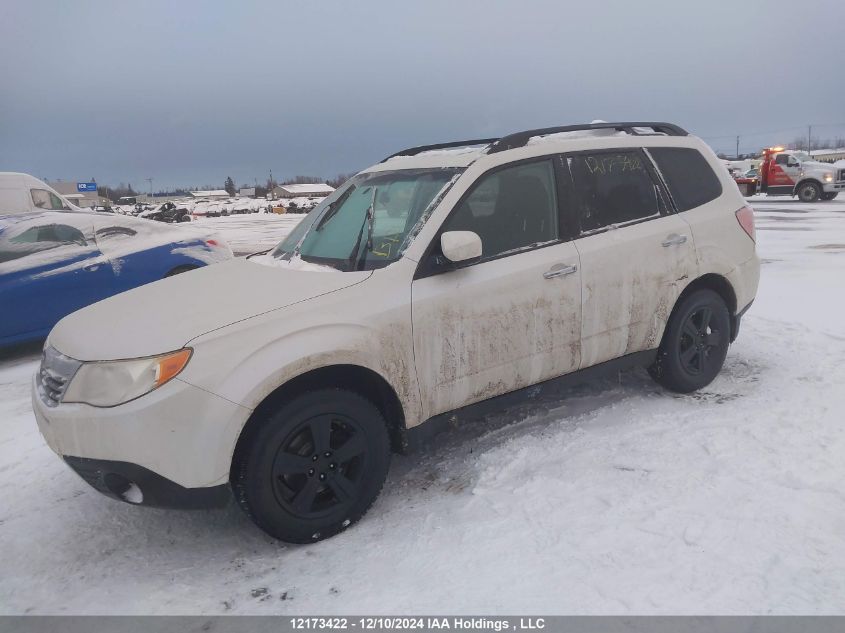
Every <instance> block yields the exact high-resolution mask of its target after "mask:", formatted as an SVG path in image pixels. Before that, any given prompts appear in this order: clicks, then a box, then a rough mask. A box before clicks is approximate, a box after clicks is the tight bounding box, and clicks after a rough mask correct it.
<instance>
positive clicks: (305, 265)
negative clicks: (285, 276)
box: [249, 253, 337, 273]
mask: <svg viewBox="0 0 845 633" xmlns="http://www.w3.org/2000/svg"><path fill="white" fill-rule="evenodd" d="M249 261H251V262H252V263H254V264H261V265H262V266H272V267H274V268H285V269H287V270H307V271H310V272H324V273H325V272H330V273H336V272H337V268H332V267H331V266H325V265H322V264H315V263H313V262H307V261H305V260H304V259H302V258H301V257H300V256H299V255H295V256H293V257H291V258H290V259H280V258H278V257H273V256H272V255H270V254H269V253H268V254H266V255H256V256H255V257H250V258H249Z"/></svg>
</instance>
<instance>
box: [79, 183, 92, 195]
mask: <svg viewBox="0 0 845 633" xmlns="http://www.w3.org/2000/svg"><path fill="white" fill-rule="evenodd" d="M76 190H77V191H78V192H80V193H82V192H85V191H95V192H96V191H97V183H96V182H78V183H76Z"/></svg>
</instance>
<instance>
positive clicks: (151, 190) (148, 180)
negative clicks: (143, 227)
mask: <svg viewBox="0 0 845 633" xmlns="http://www.w3.org/2000/svg"><path fill="white" fill-rule="evenodd" d="M144 180H146V181H147V182H148V183H150V202H152V201H153V179H152V178H144Z"/></svg>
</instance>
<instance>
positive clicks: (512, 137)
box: [487, 121, 687, 154]
mask: <svg viewBox="0 0 845 633" xmlns="http://www.w3.org/2000/svg"><path fill="white" fill-rule="evenodd" d="M635 128H651V129H652V130H654V132H652V133H651V134H665V135H666V136H687V131H686V130H684V129H683V128H680V127H678V126H677V125H674V124H672V123H658V122H654V121H638V122H632V121H624V122H620V123H584V124H581V125H564V126H561V127H547V128H539V129H536V130H526V131H525V132H516V133H515V134H508V135H507V136H503V137H502V138H500V139H498V140H497V141H496V142H495V143H493V144H492V145H491V146H490V149H488V150H487V153H488V154H495V153H496V152H503V151H505V150H508V149H514V148H516V147H524V146H525V145H527V144H528V140H529V139H531V138H533V137H535V136H548V135H549V134H560V133H561V132H578V131H581V130H618V131H620V132H627V133H628V134H632V135H635V136H647V135H648V134H649V133H648V132H638V131H637V130H636V129H635Z"/></svg>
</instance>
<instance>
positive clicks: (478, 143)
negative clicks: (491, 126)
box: [365, 121, 689, 171]
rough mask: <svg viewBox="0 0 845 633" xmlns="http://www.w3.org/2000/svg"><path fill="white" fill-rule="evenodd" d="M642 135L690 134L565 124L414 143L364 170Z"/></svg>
mask: <svg viewBox="0 0 845 633" xmlns="http://www.w3.org/2000/svg"><path fill="white" fill-rule="evenodd" d="M643 136H647V137H662V138H666V137H688V136H689V135H688V134H687V132H686V130H684V129H682V128H680V127H678V126H677V125H674V124H671V123H659V122H650V121H645V122H616V123H605V122H595V123H585V124H580V125H566V126H560V127H550V128H539V129H534V130H525V131H523V132H516V133H514V134H509V135H507V136H503V137H501V138H486V139H471V140H465V141H451V142H448V143H437V144H434V145H422V146H419V147H411V148H408V149H404V150H402V151H400V152H397V153H395V154H392V155H391V156H388V157H387V158H385V159H384V160H383V161H381V162H380V163H378V164H377V165H374V166H373V167H370V168H369V169H367V170H365V171H382V170H386V169H413V168H423V167H467V166H469V165H470V164H472V163H473V162H475V161H476V160H477V159H479V158H481V157H482V156H487V155H491V154H496V153H499V152H504V151H509V150H514V149H519V148H524V147H529V146H535V145H540V144H543V145H545V144H549V143H553V144H557V145H561V146H564V147H565V145H566V144H567V142H571V141H573V140H576V139H581V140H583V139H589V138H604V137H617V138H618V137H623V138H627V139H632V138H635V137H643ZM628 144H630V141H629V142H628V143H624V145H628ZM561 149H563V147H562V148H561Z"/></svg>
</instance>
